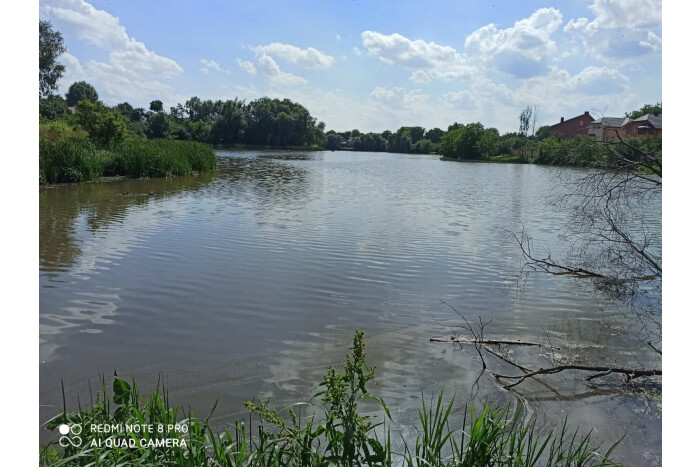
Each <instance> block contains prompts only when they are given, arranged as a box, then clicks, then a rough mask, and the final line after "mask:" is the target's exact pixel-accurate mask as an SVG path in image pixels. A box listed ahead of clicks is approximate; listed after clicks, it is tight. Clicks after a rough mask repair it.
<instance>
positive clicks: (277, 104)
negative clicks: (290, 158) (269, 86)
mask: <svg viewBox="0 0 700 467" xmlns="http://www.w3.org/2000/svg"><path fill="white" fill-rule="evenodd" d="M245 121H246V132H245V137H244V142H245V143H247V144H253V145H261V146H311V145H316V144H324V143H325V141H324V138H323V131H322V128H321V123H317V121H316V119H315V118H313V117H312V116H311V114H309V111H308V110H307V109H306V108H305V107H304V106H303V105H301V104H299V103H297V102H292V101H291V100H289V99H283V100H280V99H270V98H269V97H263V98H261V99H257V100H254V101H252V102H250V103H249V104H248V105H247V106H246V107H245ZM323 126H324V127H325V124H323Z"/></svg>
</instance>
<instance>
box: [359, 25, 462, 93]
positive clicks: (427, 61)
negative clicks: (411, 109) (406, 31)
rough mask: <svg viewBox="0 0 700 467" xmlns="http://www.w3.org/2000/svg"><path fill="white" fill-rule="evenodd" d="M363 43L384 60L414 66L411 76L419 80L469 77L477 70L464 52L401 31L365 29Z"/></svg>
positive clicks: (385, 62) (375, 55)
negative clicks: (387, 33)
mask: <svg viewBox="0 0 700 467" xmlns="http://www.w3.org/2000/svg"><path fill="white" fill-rule="evenodd" d="M362 45H363V46H364V47H365V48H366V49H367V53H368V54H369V55H370V56H373V57H377V58H378V59H379V61H381V62H382V63H384V64H387V65H394V64H397V65H402V66H405V67H407V68H413V69H414V72H413V73H412V75H411V80H413V81H416V82H419V83H427V82H428V81H430V80H431V79H433V78H439V79H461V78H468V77H471V76H472V75H473V74H474V73H475V69H474V68H473V67H472V66H469V65H468V64H467V63H466V60H465V57H464V56H463V55H462V54H459V53H458V52H457V51H456V50H455V49H454V48H452V47H449V46H444V45H439V44H436V43H435V42H426V41H424V40H422V39H418V40H415V41H413V40H411V39H408V38H407V37H404V36H402V35H400V34H397V33H393V34H391V35H386V34H381V33H379V32H376V31H364V32H363V33H362Z"/></svg>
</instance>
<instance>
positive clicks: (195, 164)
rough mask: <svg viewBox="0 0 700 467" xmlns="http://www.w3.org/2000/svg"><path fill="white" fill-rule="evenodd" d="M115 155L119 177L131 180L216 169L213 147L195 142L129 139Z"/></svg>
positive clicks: (116, 173) (116, 172)
mask: <svg viewBox="0 0 700 467" xmlns="http://www.w3.org/2000/svg"><path fill="white" fill-rule="evenodd" d="M113 152H114V154H115V156H114V172H115V175H124V176H127V177H131V178H140V177H170V176H174V175H187V174H190V173H192V172H202V171H206V170H212V169H214V168H215V167H216V156H214V153H213V151H212V150H211V148H210V147H208V146H206V145H204V144H201V143H197V142H194V141H172V140H164V139H158V140H144V139H138V138H128V139H126V140H124V141H123V142H122V143H121V144H119V145H116V146H115V147H114V148H113Z"/></svg>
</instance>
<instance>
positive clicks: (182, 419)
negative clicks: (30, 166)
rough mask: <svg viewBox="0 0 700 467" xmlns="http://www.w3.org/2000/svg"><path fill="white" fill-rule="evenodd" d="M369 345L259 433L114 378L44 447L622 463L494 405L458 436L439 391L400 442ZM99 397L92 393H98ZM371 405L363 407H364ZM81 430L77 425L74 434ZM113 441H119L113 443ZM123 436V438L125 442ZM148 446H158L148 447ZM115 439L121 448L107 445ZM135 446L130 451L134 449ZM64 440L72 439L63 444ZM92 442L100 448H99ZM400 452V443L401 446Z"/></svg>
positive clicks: (146, 454)
mask: <svg viewBox="0 0 700 467" xmlns="http://www.w3.org/2000/svg"><path fill="white" fill-rule="evenodd" d="M364 346H365V341H364V338H363V333H362V331H357V332H356V334H355V339H354V342H353V348H352V351H351V353H349V354H348V355H347V358H346V364H345V371H344V372H343V373H338V372H337V371H336V370H335V369H333V368H329V370H328V372H327V373H326V375H325V376H324V379H323V382H322V383H321V384H320V385H319V391H318V392H317V393H316V394H315V395H314V396H313V397H312V399H311V400H310V401H309V402H305V403H300V404H294V405H293V406H292V407H290V408H289V417H288V418H287V419H285V418H283V417H281V416H280V415H279V414H278V413H277V411H275V410H273V409H272V408H270V407H269V402H268V401H263V400H257V401H256V400H254V401H248V402H246V406H247V407H248V409H249V410H250V411H251V418H250V420H251V423H252V415H253V414H254V415H255V416H256V418H257V419H259V420H260V423H259V424H258V425H257V426H256V427H253V426H251V425H249V426H246V424H245V422H242V421H241V422H236V423H234V424H233V425H231V426H230V427H228V428H225V429H224V430H223V431H219V432H215V431H214V429H213V428H212V426H211V425H210V424H209V418H210V417H211V415H212V414H213V413H214V410H215V409H216V404H215V405H214V408H213V409H212V411H211V413H210V414H209V417H207V418H206V419H204V420H201V419H198V418H196V417H195V416H194V415H193V414H191V413H190V414H187V415H185V414H184V411H183V410H182V408H181V407H180V406H175V407H174V406H172V405H171V403H170V398H169V395H168V390H167V388H166V387H165V385H164V384H161V380H159V382H158V384H157V387H156V389H155V390H154V391H153V392H151V393H150V394H149V396H148V397H147V398H142V397H141V396H140V394H139V389H138V386H137V385H136V383H135V382H134V381H132V382H131V383H130V384H129V383H127V382H126V381H125V380H122V379H120V378H118V377H116V376H115V378H114V382H113V385H112V396H111V397H110V396H109V394H108V391H107V387H106V384H105V382H104V378H102V388H101V390H100V391H99V392H98V394H97V397H96V400H91V401H90V404H89V405H88V406H87V407H85V408H80V407H79V410H78V411H77V412H67V411H66V409H65V395H64V410H63V412H62V413H60V414H58V415H56V416H55V417H54V418H52V419H51V420H49V421H48V422H47V423H46V424H45V427H46V428H48V429H51V430H56V429H57V428H58V427H59V426H60V424H63V423H66V424H68V425H70V426H76V425H78V426H80V429H81V435H82V440H81V441H82V442H81V443H76V444H78V446H72V445H68V447H65V448H64V447H60V446H58V445H57V444H56V443H51V444H48V445H42V446H40V453H39V458H40V465H43V466H77V465H80V466H85V465H91V466H103V465H130V466H139V465H154V466H155V465H157V466H212V465H216V466H231V467H233V466H237V467H243V466H303V467H306V466H331V465H335V466H344V467H345V466H347V467H350V466H360V465H363V466H364V465H367V466H391V465H403V466H406V467H427V466H435V467H442V466H445V467H446V466H450V467H452V466H454V467H457V466H465V467H466V466H473V467H482V466H483V467H487V466H508V467H530V466H535V465H543V466H610V465H621V464H617V463H615V462H613V461H612V460H611V459H610V456H611V454H612V451H613V449H614V448H615V447H616V445H617V443H615V444H613V445H612V446H611V447H610V448H609V449H608V450H607V452H605V453H604V454H601V453H600V451H599V449H598V446H596V445H595V444H593V440H592V438H591V433H590V432H589V433H586V434H579V433H578V431H575V432H574V433H573V434H572V433H570V432H569V429H568V428H567V426H566V423H564V426H563V427H562V428H561V429H560V430H558V431H556V432H554V431H549V432H544V433H540V432H538V430H536V429H535V427H534V425H533V424H528V423H525V422H524V421H523V419H522V416H521V415H522V408H521V407H520V406H518V407H517V408H516V409H515V410H511V409H510V408H509V407H505V408H494V407H491V406H490V405H487V406H486V407H485V408H484V409H483V411H480V412H476V411H475V408H474V406H473V405H472V406H470V407H469V408H468V409H467V408H465V410H464V412H463V413H462V414H461V415H462V417H461V418H462V423H461V427H460V428H461V429H458V430H450V428H449V423H448V419H449V418H450V415H451V414H452V412H453V406H454V400H455V398H454V396H453V397H452V398H451V399H450V400H449V401H448V400H446V399H444V398H443V395H442V394H441V395H440V396H439V398H438V399H437V401H436V404H435V405H434V406H433V405H432V404H431V405H430V406H426V404H425V400H423V405H422V407H421V409H420V410H419V412H418V418H419V421H420V423H419V426H417V428H416V429H417V430H418V432H417V436H416V440H415V442H414V443H413V444H412V446H410V447H409V445H408V443H407V442H406V441H403V440H402V442H400V443H394V444H392V438H391V423H390V422H391V414H390V412H389V409H388V408H387V407H386V405H385V404H384V402H383V401H382V400H381V399H380V398H379V397H377V396H374V395H372V394H371V393H370V392H369V391H368V389H367V384H368V383H369V382H371V381H372V380H373V379H374V369H373V368H370V367H368V366H367V364H366V363H365V351H364ZM91 392H92V391H91ZM363 401H364V402H363ZM365 402H372V403H374V404H377V408H378V409H379V413H381V414H382V415H381V416H379V415H367V414H363V413H361V412H360V411H359V405H360V404H361V403H365ZM302 407H306V408H307V409H311V412H312V413H313V414H314V415H312V416H307V417H301V416H300V415H297V412H295V411H296V410H298V411H299V412H300V411H301V408H302ZM93 424H99V425H115V426H127V425H137V424H138V425H143V424H147V425H151V426H154V427H157V426H163V427H165V428H164V430H163V433H158V430H157V428H156V429H155V430H154V433H149V432H147V431H146V432H143V431H142V432H139V433H116V434H115V433H95V432H91V425H93ZM74 429H76V431H77V428H74ZM164 438H171V439H174V440H175V443H176V444H177V445H176V446H174V447H169V448H167V447H159V446H153V444H157V442H156V440H158V439H161V440H162V439H164ZM108 440H111V441H108ZM120 440H122V441H120ZM149 441H150V445H149ZM107 442H111V443H116V444H117V445H116V446H115V447H112V446H109V447H108V446H105V443H107ZM130 443H131V444H132V446H128V444H130ZM64 444H65V443H64ZM91 444H93V445H92V446H91ZM397 446H399V447H398V448H397Z"/></svg>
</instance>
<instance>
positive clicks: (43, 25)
mask: <svg viewBox="0 0 700 467" xmlns="http://www.w3.org/2000/svg"><path fill="white" fill-rule="evenodd" d="M66 50H67V49H66V46H65V45H64V44H63V36H62V35H61V33H60V32H58V31H55V30H54V29H53V28H52V27H51V22H50V21H39V92H40V93H41V94H42V95H43V96H48V95H49V94H51V92H52V91H55V90H56V89H58V80H59V79H60V78H61V76H63V72H64V71H66V67H65V66H63V65H61V64H60V63H56V60H57V59H58V57H59V56H60V55H61V54H62V53H64V52H65V51H66Z"/></svg>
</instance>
